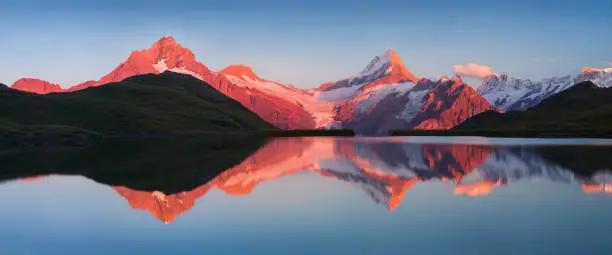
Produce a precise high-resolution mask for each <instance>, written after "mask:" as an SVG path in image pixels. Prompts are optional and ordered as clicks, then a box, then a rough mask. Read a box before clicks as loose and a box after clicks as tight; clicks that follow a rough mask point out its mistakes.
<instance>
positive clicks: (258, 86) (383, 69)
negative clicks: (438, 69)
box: [12, 36, 494, 134]
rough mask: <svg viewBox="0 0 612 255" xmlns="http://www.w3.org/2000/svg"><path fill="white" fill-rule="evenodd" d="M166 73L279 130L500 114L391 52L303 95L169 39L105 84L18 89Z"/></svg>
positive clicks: (33, 83) (401, 124)
mask: <svg viewBox="0 0 612 255" xmlns="http://www.w3.org/2000/svg"><path fill="white" fill-rule="evenodd" d="M165 71H171V72H176V73H183V74H188V75H191V76H193V77H196V78H198V79H200V80H202V81H204V82H206V83H208V84H210V85H211V86H213V87H214V88H216V89H217V90H219V91H220V92H222V93H224V94H225V95H227V96H229V97H231V98H233V99H235V100H237V101H239V102H240V103H241V104H243V105H244V106H245V107H247V108H248V109H249V110H251V111H253V112H255V113H256V114H257V115H259V116H260V117H262V118H263V119H264V120H266V121H268V122H270V123H272V124H274V125H275V126H277V127H279V128H281V129H316V128H352V129H355V131H356V132H358V133H361V134H385V133H386V132H387V131H388V130H390V129H410V128H420V129H448V128H451V127H453V126H455V125H457V124H459V123H461V122H462V121H464V120H465V119H467V118H469V117H471V116H473V115H475V114H478V113H480V112H482V111H486V110H491V109H494V108H493V107H492V106H491V105H489V104H488V103H487V102H486V101H485V100H483V99H482V98H480V97H479V96H478V95H477V93H476V92H475V91H474V90H473V89H471V87H469V86H467V85H466V84H464V83H463V82H462V81H460V80H454V81H453V82H449V79H441V80H440V81H437V82H434V81H430V80H427V79H419V78H417V77H416V76H415V75H413V74H412V73H411V72H410V71H408V69H407V68H406V67H405V65H404V63H403V61H402V59H401V58H400V57H399V55H398V54H397V53H396V52H395V51H393V50H391V49H389V50H387V51H386V52H385V53H384V54H382V55H380V56H377V57H375V58H374V59H373V60H372V61H371V62H370V63H369V64H368V65H367V66H366V68H364V69H363V70H362V71H361V72H360V73H359V74H358V75H357V76H355V77H351V78H348V79H344V80H339V81H336V82H331V83H326V84H323V85H321V86H320V87H319V88H317V89H313V90H302V89H298V88H295V87H293V86H288V85H284V84H282V83H279V82H276V81H271V80H266V79H264V78H261V77H259V76H257V75H256V74H255V72H254V71H253V70H252V69H251V68H250V67H248V66H245V65H231V66H228V67H226V68H224V69H223V70H221V71H219V72H214V71H211V70H210V69H208V67H206V66H205V65H204V64H202V63H200V62H198V61H197V60H196V58H195V54H194V53H193V52H191V51H190V50H189V49H188V48H185V47H183V46H181V45H180V44H178V43H177V42H176V40H174V38H172V37H169V36H166V37H163V38H161V39H160V40H158V41H157V42H155V43H154V44H153V45H152V46H151V48H149V49H145V50H139V51H133V52H132V53H131V54H130V56H129V57H128V58H127V60H126V61H125V62H123V63H121V64H119V65H118V66H117V67H116V68H115V69H114V70H113V71H111V72H110V73H108V74H107V75H105V76H104V77H102V78H100V79H99V80H91V81H86V82H84V83H81V84H78V85H75V86H72V87H70V88H66V89H62V88H61V87H60V86H59V85H56V84H51V83H49V82H46V81H42V80H37V79H21V80H19V81H17V82H16V83H15V84H13V86H12V87H13V88H15V89H19V90H23V91H27V92H32V93H38V94H47V93H52V92H73V91H78V90H82V89H86V88H89V87H96V86H101V85H104V84H108V83H112V82H118V81H121V80H123V79H125V78H127V77H130V76H134V75H141V74H148V73H154V74H157V73H161V72H165Z"/></svg>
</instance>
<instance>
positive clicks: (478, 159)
mask: <svg viewBox="0 0 612 255" xmlns="http://www.w3.org/2000/svg"><path fill="white" fill-rule="evenodd" d="M260 146H261V147H260ZM116 148H120V150H119V151H117V149H116ZM609 150H610V147H609V146H544V145H539V146H535V145H534V146H510V145H496V144H489V143H487V142H486V141H482V143H479V144H461V143H456V144H445V143H422V142H414V141H411V140H410V139H405V138H389V139H387V138H385V139H367V138H282V139H280V138H279V139H274V140H271V141H269V142H267V143H265V144H263V142H257V141H253V142H252V143H251V144H248V143H244V142H243V141H242V140H239V139H238V140H237V141H236V143H230V142H227V141H225V142H222V143H221V142H220V143H211V142H210V141H208V142H206V141H202V142H193V141H192V142H187V143H182V142H181V143H176V142H172V141H156V142H151V143H146V144H139V143H125V144H108V145H100V146H97V147H91V148H87V149H84V150H73V151H63V152H53V153H48V152H44V153H43V152H40V153H35V152H30V153H25V154H24V153H13V154H11V153H5V154H1V155H0V164H2V165H4V166H15V167H7V168H6V169H7V171H3V173H2V178H3V179H17V178H24V177H36V178H40V175H46V174H77V175H83V176H86V177H88V178H91V179H93V180H95V181H98V182H101V183H104V184H106V185H110V186H111V187H112V188H113V189H114V190H115V191H116V192H117V193H118V194H119V195H120V196H122V197H124V198H125V199H127V200H128V202H129V203H130V205H131V206H132V207H133V208H135V209H141V210H146V211H149V212H150V213H151V214H152V215H153V216H154V217H156V218H158V219H159V220H161V221H163V222H165V223H170V222H172V221H173V220H175V219H176V217H178V216H179V215H180V214H181V213H183V212H185V211H188V210H189V209H191V208H192V207H193V206H194V205H195V202H196V200H197V199H199V198H200V197H203V196H205V195H206V194H207V193H208V192H209V191H210V190H212V189H218V190H221V191H223V192H225V193H226V194H229V195H248V194H249V193H251V192H253V190H254V189H255V187H256V186H257V185H259V184H260V183H262V182H265V181H272V180H275V179H277V178H279V177H282V176H287V175H293V174H295V173H298V172H314V173H316V174H318V175H320V176H321V178H331V179H334V180H337V181H341V182H346V183H350V184H352V185H353V186H355V188H356V189H357V190H362V192H364V194H365V195H366V196H368V197H370V199H372V200H373V201H374V202H375V203H377V204H380V205H382V206H384V207H385V208H387V209H388V210H394V209H395V208H396V207H397V206H398V205H399V204H400V203H401V201H402V199H403V197H404V196H405V194H406V193H407V192H409V189H410V188H411V187H413V186H415V185H419V183H422V182H430V181H439V182H443V183H447V182H449V183H451V184H452V185H454V186H455V187H454V189H453V193H454V194H456V195H466V196H482V195H486V194H489V193H490V192H494V190H495V189H496V188H499V187H503V186H507V185H512V184H513V183H515V182H518V181H521V180H523V179H531V178H544V179H547V180H549V181H554V182H563V183H572V182H577V183H579V184H581V185H582V189H584V191H585V192H588V193H593V192H610V191H609V190H610V187H611V185H612V178H610V177H612V176H610V175H609V174H607V173H606V172H605V171H606V170H609V169H612V160H610V159H608V158H609V157H605V156H604V155H607V153H608V151H609ZM96 155H106V156H105V157H104V158H113V160H112V161H111V160H104V159H101V158H100V157H99V156H96ZM593 155H600V156H601V157H599V156H593ZM34 157H35V158H39V159H40V160H37V161H31V160H28V159H31V158H34ZM595 161H596V162H597V163H591V164H590V163H589V162H595ZM92 166H93V167H92ZM83 169H86V170H83Z"/></svg>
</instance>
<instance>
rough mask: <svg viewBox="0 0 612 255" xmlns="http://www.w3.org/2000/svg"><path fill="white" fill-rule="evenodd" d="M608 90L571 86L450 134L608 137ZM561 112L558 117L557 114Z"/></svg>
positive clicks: (611, 90) (610, 108) (611, 92)
mask: <svg viewBox="0 0 612 255" xmlns="http://www.w3.org/2000/svg"><path fill="white" fill-rule="evenodd" d="M611 98H612V88H611V87H601V86H598V85H596V84H594V83H593V82H591V81H584V82H580V83H578V84H575V85H573V86H571V87H569V88H567V89H565V90H562V91H561V92H559V93H556V94H553V95H550V96H548V97H546V98H545V99H543V100H542V101H541V102H539V103H538V104H537V105H535V106H532V107H530V108H528V109H525V110H523V111H511V112H507V113H504V114H501V113H498V112H494V111H489V112H485V113H482V114H479V115H477V116H474V117H472V118H470V119H469V120H466V121H465V122H463V123H461V124H459V125H458V126H456V127H454V128H453V130H495V131H507V132H514V133H517V132H521V131H526V130H528V131H529V130H530V131H534V132H538V133H541V134H540V135H544V134H545V133H548V134H553V133H559V134H563V133H565V134H571V135H573V136H574V137H609V134H610V127H611V126H612V122H611V121H610V117H611V116H612V101H611V100H610V99H611ZM561 109H562V113H561V112H560V110H561Z"/></svg>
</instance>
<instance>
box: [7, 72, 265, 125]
mask: <svg viewBox="0 0 612 255" xmlns="http://www.w3.org/2000/svg"><path fill="white" fill-rule="evenodd" d="M0 112H2V116H0V123H4V122H6V123H12V124H13V125H17V126H19V125H23V126H49V125H63V126H70V127H78V128H84V129H88V130H93V131H97V132H100V133H104V134H122V135H125V134H139V133H141V132H151V133H162V134H168V133H172V132H190V131H201V132H207V131H208V132H219V131H224V132H227V131H238V132H240V131H253V130H261V129H273V128H274V127H273V126H272V125H270V124H269V123H267V122H266V121H264V120H263V119H261V118H260V117H259V116H257V115H256V114H254V113H252V112H251V111H250V110H249V109H247V108H246V107H244V106H242V105H241V104H240V103H239V102H237V101H235V100H233V99H231V98H229V97H227V96H225V95H224V94H222V93H220V92H219V91H217V90H216V89H214V88H213V87H211V86H210V85H209V84H206V83H204V82H202V81H201V80H198V79H196V78H194V77H192V76H189V75H185V74H178V73H173V72H164V73H162V74H157V75H154V74H147V75H140V76H132V77H130V78H127V79H125V80H123V81H121V82H114V83H110V84H107V85H105V86H100V87H94V88H89V89H85V90H80V91H76V92H73V93H53V94H48V95H37V94H30V93H25V92H22V91H19V90H3V91H2V92H1V93H0Z"/></svg>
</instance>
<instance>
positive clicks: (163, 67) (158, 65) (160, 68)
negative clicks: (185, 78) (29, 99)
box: [153, 59, 202, 80]
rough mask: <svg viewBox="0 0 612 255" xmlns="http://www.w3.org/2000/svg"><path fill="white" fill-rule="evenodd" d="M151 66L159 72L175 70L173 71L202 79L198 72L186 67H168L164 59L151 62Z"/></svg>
mask: <svg viewBox="0 0 612 255" xmlns="http://www.w3.org/2000/svg"><path fill="white" fill-rule="evenodd" d="M153 68H154V69H155V70H156V71H157V72H159V73H163V72H165V71H170V72H175V73H182V74H187V75H191V76H193V77H195V78H198V79H200V80H202V76H200V75H199V74H197V73H195V72H193V71H191V70H189V69H187V68H186V67H180V68H178V67H175V68H168V66H167V65H166V59H160V60H159V61H158V62H157V63H155V64H153Z"/></svg>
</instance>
